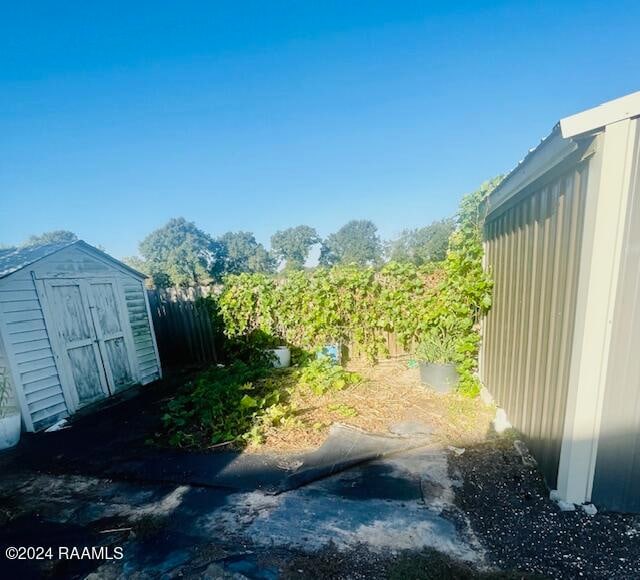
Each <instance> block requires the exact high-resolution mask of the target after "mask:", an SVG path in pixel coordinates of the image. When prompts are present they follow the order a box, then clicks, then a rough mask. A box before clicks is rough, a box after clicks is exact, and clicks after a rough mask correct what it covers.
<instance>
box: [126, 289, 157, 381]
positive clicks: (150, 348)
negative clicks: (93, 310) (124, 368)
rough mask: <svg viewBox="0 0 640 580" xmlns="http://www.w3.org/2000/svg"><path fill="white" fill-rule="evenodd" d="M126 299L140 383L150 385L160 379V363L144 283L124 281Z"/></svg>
mask: <svg viewBox="0 0 640 580" xmlns="http://www.w3.org/2000/svg"><path fill="white" fill-rule="evenodd" d="M123 287H124V297H125V302H126V304H127V312H128V315H129V323H130V325H131V332H132V334H133V344H134V348H135V351H136V360H137V362H138V371H139V373H140V382H141V383H143V384H146V383H149V382H151V381H152V380H156V379H158V378H160V361H159V360H158V357H157V355H156V350H155V347H154V342H153V335H152V333H151V325H150V322H149V317H148V315H147V306H146V301H145V294H144V293H145V292H146V290H145V289H144V287H143V285H142V282H139V281H134V280H133V279H129V280H125V281H123Z"/></svg>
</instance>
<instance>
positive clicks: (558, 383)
mask: <svg viewBox="0 0 640 580" xmlns="http://www.w3.org/2000/svg"><path fill="white" fill-rule="evenodd" d="M588 169H589V162H588V161H583V162H582V163H580V164H578V165H576V164H575V163H574V164H573V165H572V166H570V167H568V168H566V169H565V170H563V171H564V172H563V173H561V174H560V175H559V176H556V177H555V178H554V179H553V181H551V182H549V183H547V184H546V185H544V186H540V187H538V188H537V189H535V188H534V190H533V191H529V192H523V195H524V197H521V199H520V200H519V201H514V203H512V204H511V205H510V207H508V209H506V210H504V211H502V212H501V210H500V209H498V210H497V211H496V212H495V214H493V215H489V216H488V219H487V222H486V225H485V240H486V244H485V250H486V263H487V265H488V267H489V268H490V271H491V273H492V276H493V278H494V282H495V287H494V300H493V308H492V310H491V312H490V313H489V315H488V317H487V319H486V320H485V322H484V328H483V347H482V362H481V375H482V376H481V379H482V381H483V383H484V385H485V386H486V387H487V389H488V390H489V391H490V392H491V394H492V395H493V397H494V398H495V400H496V403H497V404H498V405H499V406H501V407H503V408H504V409H505V410H506V411H507V415H508V417H509V420H510V421H511V422H512V424H513V425H514V426H515V427H516V428H517V429H518V430H520V431H521V432H522V433H523V434H524V436H525V437H526V439H527V442H528V444H529V446H530V448H531V451H532V452H533V453H534V455H535V457H536V459H537V460H538V462H539V464H540V467H541V469H542V471H543V473H544V474H545V477H546V479H547V483H548V484H549V485H550V486H551V487H555V485H556V479H557V472H558V460H559V456H560V445H561V440H562V432H563V428H564V416H565V406H566V398H567V387H568V379H569V365H570V359H571V344H572V338H573V323H574V320H573V319H574V313H575V303H576V300H575V299H576V292H577V280H578V266H579V257H580V246H581V241H582V228H583V222H584V207H585V203H584V201H585V194H586V181H587V174H588ZM500 212H501V213H500Z"/></svg>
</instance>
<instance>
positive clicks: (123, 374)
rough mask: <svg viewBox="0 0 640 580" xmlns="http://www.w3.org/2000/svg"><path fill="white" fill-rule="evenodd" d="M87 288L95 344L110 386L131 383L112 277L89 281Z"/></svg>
mask: <svg viewBox="0 0 640 580" xmlns="http://www.w3.org/2000/svg"><path fill="white" fill-rule="evenodd" d="M89 289H90V292H89V301H90V305H89V307H90V309H91V314H92V315H93V322H94V326H95V329H96V335H97V339H98V347H99V348H100V354H101V356H102V360H103V361H104V368H105V371H106V374H107V380H108V382H109V386H110V388H111V391H112V392H115V391H118V390H120V389H122V388H125V387H127V386H129V385H131V384H132V383H133V376H132V373H131V366H130V364H129V354H128V352H127V345H126V341H125V335H124V328H125V326H124V325H125V322H124V321H123V319H122V312H121V311H120V308H119V305H118V302H119V301H118V299H117V292H118V289H117V286H116V284H115V282H113V281H91V282H89Z"/></svg>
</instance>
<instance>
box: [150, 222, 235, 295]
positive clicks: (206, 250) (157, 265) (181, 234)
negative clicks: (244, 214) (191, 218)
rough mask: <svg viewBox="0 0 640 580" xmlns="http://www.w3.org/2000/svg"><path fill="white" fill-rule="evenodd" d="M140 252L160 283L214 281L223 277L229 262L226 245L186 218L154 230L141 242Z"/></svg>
mask: <svg viewBox="0 0 640 580" xmlns="http://www.w3.org/2000/svg"><path fill="white" fill-rule="evenodd" d="M140 253H141V254H142V257H143V258H144V260H145V263H146V268H147V270H146V271H147V272H149V273H150V274H151V275H152V276H153V277H154V280H156V281H157V282H156V284H157V285H159V284H162V282H163V281H164V282H165V284H166V282H170V283H171V284H173V285H176V286H199V285H206V284H211V283H212V282H213V281H215V280H218V279H219V278H220V276H221V274H222V273H223V270H224V264H225V255H224V246H223V245H222V244H221V243H220V242H218V241H216V240H214V239H212V238H211V236H209V234H207V233H205V232H203V231H202V230H201V229H199V228H198V227H197V226H196V225H195V223H193V222H188V221H187V220H185V219H184V218H182V217H181V218H174V219H171V220H169V222H168V223H167V224H165V225H164V226H163V227H161V228H159V229H157V230H155V231H153V232H151V233H150V234H149V235H148V236H147V237H146V238H145V239H144V240H142V242H141V243H140ZM163 276H164V280H162V278H163ZM165 284H162V285H165Z"/></svg>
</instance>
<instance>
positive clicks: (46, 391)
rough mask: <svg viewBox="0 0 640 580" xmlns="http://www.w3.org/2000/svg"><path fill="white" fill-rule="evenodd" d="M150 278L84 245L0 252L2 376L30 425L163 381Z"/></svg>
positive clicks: (35, 426) (45, 424) (42, 425)
mask: <svg viewBox="0 0 640 580" xmlns="http://www.w3.org/2000/svg"><path fill="white" fill-rule="evenodd" d="M144 279H145V275H144V274H141V273H140V272H137V271H136V270H134V269H132V268H130V267H129V266H127V265H125V264H123V263H122V262H119V261H118V260H116V259H114V258H112V257H111V256H108V255H107V254H105V253H104V252H101V251H100V250H98V249H97V248H94V247H93V246H90V245H89V244H87V243H85V242H83V241H76V242H72V243H67V244H47V245H41V246H35V247H30V248H21V249H16V250H6V251H0V375H4V376H5V377H7V378H8V379H9V382H10V383H11V384H12V386H13V391H14V394H15V398H16V400H17V403H18V404H19V406H20V410H21V414H22V423H23V429H25V430H27V431H38V430H41V429H44V428H46V427H48V426H49V425H51V424H53V423H54V422H56V421H58V420H59V419H61V418H63V417H66V416H68V415H71V414H73V413H74V412H76V411H77V410H78V409H80V408H81V407H84V406H85V405H88V404H90V403H94V402H96V401H99V400H101V399H104V398H106V397H109V396H111V395H114V394H115V393H118V392H119V391H122V390H124V389H126V388H128V387H130V386H132V385H135V384H147V383H150V382H152V381H154V380H157V379H159V378H160V377H161V374H162V371H161V367H160V358H159V356H158V348H157V345H156V339H155V335H154V332H153V322H152V320H151V313H150V310H149V303H148V300H147V293H146V291H145V289H144V285H143V282H144Z"/></svg>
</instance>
